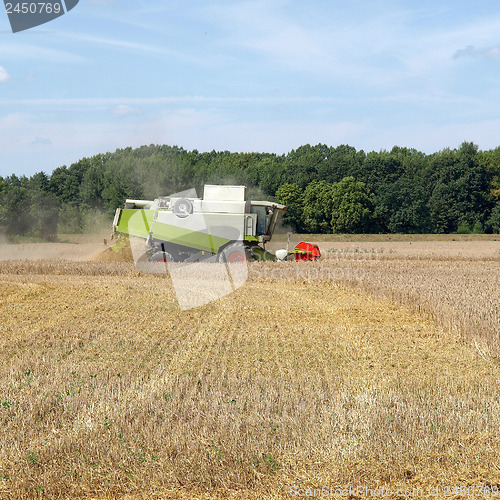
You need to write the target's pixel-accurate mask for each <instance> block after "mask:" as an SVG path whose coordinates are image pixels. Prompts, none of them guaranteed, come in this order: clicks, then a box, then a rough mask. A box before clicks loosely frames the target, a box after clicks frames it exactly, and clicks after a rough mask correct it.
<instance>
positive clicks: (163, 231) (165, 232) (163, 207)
mask: <svg viewBox="0 0 500 500" xmlns="http://www.w3.org/2000/svg"><path fill="white" fill-rule="evenodd" d="M285 210H286V207H285V206H284V205H280V204H279V203H275V202H271V201H249V200H246V188H245V186H219V185H205V187H204V193H203V199H201V198H197V197H196V193H195V192H194V190H193V191H191V192H185V193H180V194H176V195H173V196H166V197H160V198H156V199H155V200H154V201H149V200H127V201H126V202H125V206H124V208H118V209H117V210H116V214H115V218H114V221H113V234H115V233H120V234H126V235H129V236H134V237H137V238H141V239H143V240H144V242H145V248H144V252H145V253H144V255H143V256H141V258H140V260H141V261H143V262H145V261H146V262H220V263H236V262H246V261H255V260H257V261H277V260H279V261H283V260H316V259H318V258H319V257H320V255H321V254H320V251H319V248H318V247H317V245H313V244H311V243H305V242H301V243H299V244H298V245H297V246H296V247H295V248H294V250H292V251H291V252H289V251H288V249H283V250H278V251H277V252H276V255H274V254H272V253H270V252H268V251H267V250H266V249H265V245H266V243H267V242H269V241H271V238H272V235H273V232H274V230H275V227H276V224H277V221H278V217H279V216H280V214H281V213H283V212H284V211H285Z"/></svg>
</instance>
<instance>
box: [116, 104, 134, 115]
mask: <svg viewBox="0 0 500 500" xmlns="http://www.w3.org/2000/svg"><path fill="white" fill-rule="evenodd" d="M110 112H111V113H113V114H114V115H129V114H133V113H140V109H137V108H133V107H132V106H127V105H126V104H118V106H115V107H114V108H111V109H110Z"/></svg>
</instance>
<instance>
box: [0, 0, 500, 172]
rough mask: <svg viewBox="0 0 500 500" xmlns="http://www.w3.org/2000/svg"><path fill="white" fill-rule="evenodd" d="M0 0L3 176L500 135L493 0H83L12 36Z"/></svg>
mask: <svg viewBox="0 0 500 500" xmlns="http://www.w3.org/2000/svg"><path fill="white" fill-rule="evenodd" d="M0 7H1V6H0ZM1 9H2V10H1V12H0V152H1V156H0V175H1V176H6V175H10V174H11V173H16V174H18V175H20V174H26V175H31V174H33V173H34V172H37V171H40V170H44V171H46V172H48V173H50V172H51V171H52V170H53V169H55V168H57V167H59V166H61V165H68V166H69V165H70V164H71V163H72V162H75V161H77V160H78V159H80V158H81V157H83V156H91V155H94V154H97V153H101V152H106V151H114V150H115V149H116V148H122V147H127V146H133V147H136V146H139V145H141V144H151V143H156V144H169V145H178V146H182V147H184V148H185V149H189V150H191V149H198V150H199V151H207V150H212V149H215V150H230V151H265V152H275V153H278V154H282V153H287V152H288V151H290V150H291V149H294V148H297V147H299V146H300V145H303V144H307V143H309V144H318V143H325V144H328V145H331V146H337V145H339V144H349V145H351V146H354V147H355V148H356V149H358V150H359V149H363V150H365V151H367V152H368V151H371V150H376V151H379V150H381V149H391V148H392V147H393V146H394V145H398V146H406V147H413V148H416V149H419V150H421V151H424V152H427V153H431V152H434V151H438V150H440V149H443V148H445V147H451V148H454V147H458V146H459V145H460V143H461V142H462V141H464V140H468V141H474V142H475V143H476V144H478V145H479V147H480V148H481V149H490V148H495V147H497V146H499V145H500V134H499V131H500V5H499V4H498V2H497V1H493V0H491V1H482V0H476V1H475V2H470V0H469V1H448V2H436V1H435V0H434V1H432V2H431V1H428V0H421V1H419V2H415V1H396V0H372V1H364V0H350V1H335V0H331V1H327V0H308V1H305V0H301V1H298V0H288V1H287V0H265V1H261V0H248V1H240V0H223V1H217V0H214V1H208V0H170V1H162V0H142V1H140V2H139V1H132V0H80V3H79V4H78V5H77V6H76V7H75V8H74V9H73V10H72V11H70V12H68V13H67V14H66V15H64V16H61V17H59V18H58V19H56V20H54V21H52V22H50V23H47V24H44V25H42V26H39V27H37V28H33V29H31V30H27V31H23V32H19V33H15V34H13V33H12V32H11V30H10V25H9V22H8V18H7V15H6V13H5V9H3V7H1Z"/></svg>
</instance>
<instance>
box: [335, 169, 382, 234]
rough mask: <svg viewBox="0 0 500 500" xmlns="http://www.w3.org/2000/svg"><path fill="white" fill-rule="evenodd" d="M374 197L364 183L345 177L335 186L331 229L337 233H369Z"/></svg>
mask: <svg viewBox="0 0 500 500" xmlns="http://www.w3.org/2000/svg"><path fill="white" fill-rule="evenodd" d="M373 208H374V195H373V194H372V193H370V192H369V190H368V189H367V187H366V185H365V183H364V182H359V181H356V179H354V177H344V178H343V179H342V180H341V181H340V182H337V183H336V184H334V185H333V189H332V212H331V214H332V215H331V227H332V229H333V231H334V232H336V233H365V232H369V230H370V228H371V225H372V222H373Z"/></svg>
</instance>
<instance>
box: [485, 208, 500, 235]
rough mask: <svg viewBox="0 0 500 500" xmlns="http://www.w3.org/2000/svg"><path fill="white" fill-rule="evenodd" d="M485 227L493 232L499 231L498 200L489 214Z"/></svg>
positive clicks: (499, 210)
mask: <svg viewBox="0 0 500 500" xmlns="http://www.w3.org/2000/svg"><path fill="white" fill-rule="evenodd" d="M487 227H488V228H489V229H490V230H491V232H493V233H495V234H499V233H500V201H498V202H497V204H496V205H495V207H494V208H493V210H492V211H491V216H490V218H489V219H488V222H487Z"/></svg>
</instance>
